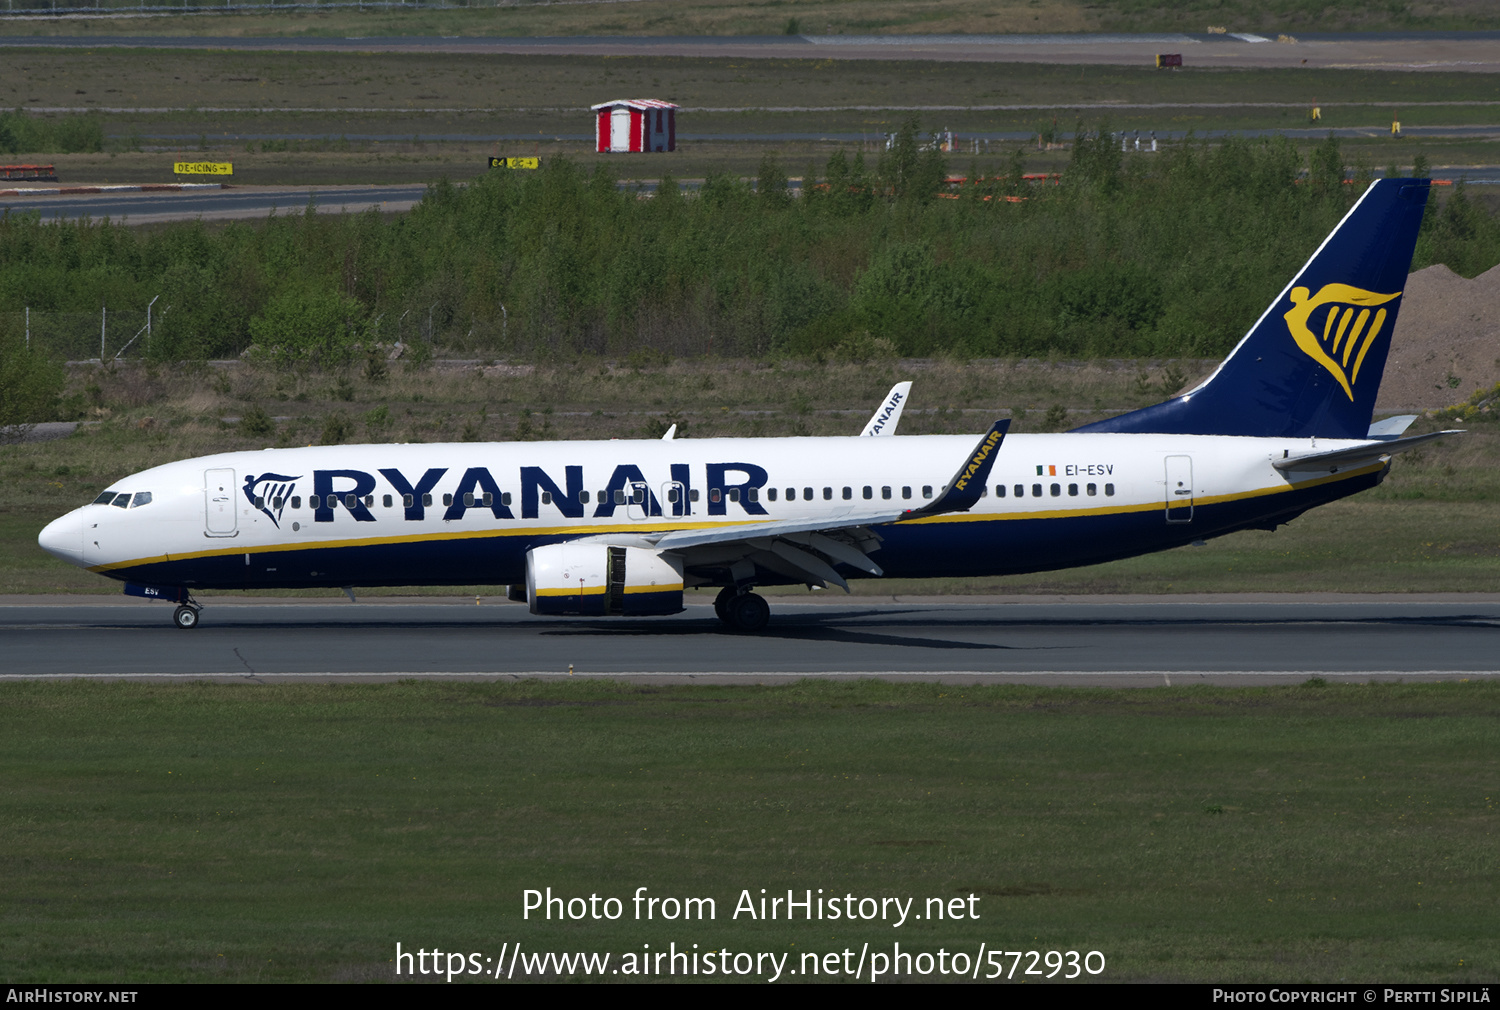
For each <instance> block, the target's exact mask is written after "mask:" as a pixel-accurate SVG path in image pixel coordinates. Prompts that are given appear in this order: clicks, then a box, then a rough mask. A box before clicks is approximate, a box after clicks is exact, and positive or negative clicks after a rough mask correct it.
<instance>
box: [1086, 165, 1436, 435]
mask: <svg viewBox="0 0 1500 1010" xmlns="http://www.w3.org/2000/svg"><path fill="white" fill-rule="evenodd" d="M1429 185H1430V180H1428V179H1380V180H1377V181H1376V182H1374V183H1372V184H1371V185H1370V188H1369V189H1367V190H1365V194H1364V196H1362V197H1360V198H1359V202H1357V203H1356V204H1355V205H1354V206H1353V208H1351V209H1350V211H1349V213H1348V214H1346V215H1344V219H1343V220H1342V221H1340V222H1339V225H1338V227H1337V228H1335V229H1334V230H1333V233H1332V234H1330V235H1329V236H1328V238H1326V239H1324V240H1323V244H1322V245H1321V246H1319V247H1318V250H1317V252H1315V253H1313V255H1312V258H1311V259H1309V260H1308V261H1307V264H1306V265H1305V266H1303V268H1302V269H1301V270H1299V271H1298V272H1297V276H1296V277H1294V278H1293V279H1292V282H1291V283H1290V284H1288V285H1287V286H1286V288H1285V290H1283V291H1282V292H1281V294H1280V295H1278V296H1277V298H1276V300H1275V301H1274V302H1272V303H1271V306H1270V307H1269V308H1268V309H1266V311H1265V313H1264V314H1263V315H1262V316H1261V317H1260V319H1259V320H1257V321H1256V323H1255V325H1254V326H1253V327H1252V328H1251V330H1250V332H1249V333H1248V334H1246V335H1245V338H1244V339H1243V340H1241V341H1240V343H1239V346H1237V347H1236V348H1235V349H1234V350H1233V351H1232V352H1231V353H1230V355H1229V357H1228V358H1226V359H1225V360H1224V363H1223V364H1221V365H1220V366H1219V367H1218V370H1216V371H1215V372H1214V374H1213V375H1211V376H1209V377H1208V379H1207V380H1206V381H1204V382H1203V383H1202V384H1201V385H1199V386H1198V387H1197V388H1195V389H1193V390H1191V391H1189V392H1187V393H1184V394H1183V395H1181V396H1178V397H1175V398H1173V399H1171V400H1168V401H1166V402H1165V403H1158V404H1156V405H1155V406H1152V407H1146V408H1143V409H1141V410H1134V411H1131V412H1130V413H1127V414H1121V415H1119V416H1118V417H1112V418H1109V419H1108V420H1105V421H1098V422H1095V423H1094V424H1086V425H1084V426H1083V427H1081V428H1077V429H1075V430H1076V431H1098V432H1160V433H1162V434H1173V435H1260V436H1281V437H1290V438H1306V437H1320V438H1364V437H1366V433H1367V432H1368V431H1369V428H1370V418H1371V416H1372V415H1373V414H1374V410H1375V394H1376V392H1377V391H1378V390H1379V389H1380V377H1381V374H1382V373H1383V372H1384V371H1385V359H1386V354H1387V352H1388V351H1389V350H1390V346H1391V331H1392V330H1394V329H1395V327H1396V313H1397V311H1398V310H1399V309H1400V307H1401V292H1402V289H1403V288H1405V286H1406V276H1407V273H1408V272H1409V271H1410V270H1411V257H1412V251H1413V250H1414V249H1415V248H1416V244H1417V231H1418V229H1419V228H1420V227H1421V225H1422V212H1423V210H1424V209H1425V208H1426V206H1427V193H1428V187H1429Z"/></svg>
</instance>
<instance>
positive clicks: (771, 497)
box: [671, 487, 776, 501]
mask: <svg viewBox="0 0 1500 1010" xmlns="http://www.w3.org/2000/svg"><path fill="white" fill-rule="evenodd" d="M676 493H677V490H676V489H675V488H674V489H673V490H672V494H676ZM671 500H672V501H676V500H677V499H676V498H672V499H671ZM775 500H776V489H775V488H774V487H768V488H766V501H775Z"/></svg>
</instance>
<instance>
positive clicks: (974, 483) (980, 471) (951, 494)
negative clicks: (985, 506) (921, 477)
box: [901, 418, 1010, 519]
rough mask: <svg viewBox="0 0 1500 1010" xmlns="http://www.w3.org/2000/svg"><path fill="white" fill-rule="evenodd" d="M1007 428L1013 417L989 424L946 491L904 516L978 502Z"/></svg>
mask: <svg viewBox="0 0 1500 1010" xmlns="http://www.w3.org/2000/svg"><path fill="white" fill-rule="evenodd" d="M1008 431H1010V418H1001V419H1000V420H998V421H996V422H995V423H994V424H992V425H990V430H989V431H987V432H985V433H984V437H983V438H981V439H980V440H979V444H978V445H976V446H975V447H974V451H973V452H972V453H970V454H969V458H968V459H966V460H964V464H963V466H961V467H959V468H958V473H956V474H954V475H953V479H952V480H951V481H949V482H948V486H947V488H945V489H944V490H943V493H942V494H940V495H938V497H937V498H936V499H934V500H933V501H932V502H930V503H929V504H927V505H923V506H922V507H921V508H919V509H911V510H909V511H907V512H906V513H904V514H903V515H902V516H901V518H902V519H919V518H922V517H923V516H934V515H940V514H941V513H944V512H967V511H969V509H971V508H973V507H974V506H975V505H977V504H978V503H979V499H980V498H981V497H983V495H984V488H985V485H986V484H987V483H988V482H989V479H990V468H991V467H993V466H994V465H995V457H996V456H997V455H999V451H1000V443H1001V442H1003V441H1005V433H1006V432H1008Z"/></svg>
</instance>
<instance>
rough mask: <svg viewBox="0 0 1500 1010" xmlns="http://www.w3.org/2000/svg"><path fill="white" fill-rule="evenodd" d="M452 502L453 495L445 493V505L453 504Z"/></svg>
mask: <svg viewBox="0 0 1500 1010" xmlns="http://www.w3.org/2000/svg"><path fill="white" fill-rule="evenodd" d="M452 504H453V496H452V495H451V494H445V495H443V505H444V506H448V505H452Z"/></svg>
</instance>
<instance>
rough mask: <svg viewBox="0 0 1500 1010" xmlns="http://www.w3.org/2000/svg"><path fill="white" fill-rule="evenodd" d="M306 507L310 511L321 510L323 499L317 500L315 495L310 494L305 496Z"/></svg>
mask: <svg viewBox="0 0 1500 1010" xmlns="http://www.w3.org/2000/svg"><path fill="white" fill-rule="evenodd" d="M307 507H308V508H310V509H316V508H322V507H323V499H321V498H319V497H318V496H317V495H315V494H310V495H308V496H307Z"/></svg>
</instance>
